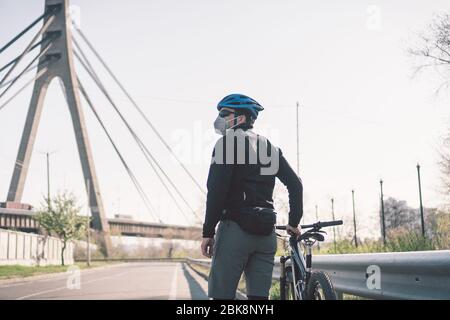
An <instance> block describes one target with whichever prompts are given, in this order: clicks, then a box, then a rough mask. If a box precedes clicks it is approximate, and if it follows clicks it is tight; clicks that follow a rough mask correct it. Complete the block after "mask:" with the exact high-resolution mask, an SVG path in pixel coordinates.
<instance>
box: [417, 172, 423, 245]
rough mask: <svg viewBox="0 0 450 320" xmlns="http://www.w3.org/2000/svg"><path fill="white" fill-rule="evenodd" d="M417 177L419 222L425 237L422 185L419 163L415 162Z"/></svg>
mask: <svg viewBox="0 0 450 320" xmlns="http://www.w3.org/2000/svg"><path fill="white" fill-rule="evenodd" d="M417 179H418V180H419V199H420V223H421V226H422V236H423V237H425V220H424V216H423V205H422V186H421V183H420V165H419V164H417Z"/></svg>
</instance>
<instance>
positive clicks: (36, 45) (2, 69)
mask: <svg viewBox="0 0 450 320" xmlns="http://www.w3.org/2000/svg"><path fill="white" fill-rule="evenodd" d="M48 41H51V39H50V37H48V38H45V39H42V40H41V41H39V42H38V43H36V44H35V45H34V46H32V47H31V48H30V51H29V52H31V51H33V50H34V49H36V48H37V47H38V46H40V45H41V44H43V43H44V42H48ZM19 58H20V56H19V57H17V58H15V59H13V60H11V61H10V62H8V63H7V64H5V65H4V66H3V67H1V68H0V72H2V71H4V70H5V69H6V68H8V67H9V66H10V65H12V64H13V63H15V62H16V61H17V60H19Z"/></svg>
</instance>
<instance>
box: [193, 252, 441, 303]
mask: <svg viewBox="0 0 450 320" xmlns="http://www.w3.org/2000/svg"><path fill="white" fill-rule="evenodd" d="M187 260H188V261H189V262H191V263H194V264H199V265H202V266H206V267H209V266H210V263H211V260H209V259H190V258H188V259H187ZM279 268H280V264H279V261H276V263H275V268H274V273H273V278H274V279H278V278H279V274H280V273H279ZM313 269H315V270H321V271H325V272H326V273H328V275H329V276H330V278H331V281H332V282H333V285H334V288H335V290H336V291H337V292H338V293H339V294H341V293H347V294H351V295H355V296H359V297H364V298H370V299H412V300H417V299H427V300H428V299H450V250H441V251H417V252H395V253H367V254H341V255H316V256H314V257H313Z"/></svg>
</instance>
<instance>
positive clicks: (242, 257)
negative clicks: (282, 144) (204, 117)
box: [201, 94, 303, 300]
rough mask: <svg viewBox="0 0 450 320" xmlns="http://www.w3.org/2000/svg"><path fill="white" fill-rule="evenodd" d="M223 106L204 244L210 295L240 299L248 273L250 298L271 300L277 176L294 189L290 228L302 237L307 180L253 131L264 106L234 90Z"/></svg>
mask: <svg viewBox="0 0 450 320" xmlns="http://www.w3.org/2000/svg"><path fill="white" fill-rule="evenodd" d="M217 109H218V110H219V115H218V117H217V119H216V121H215V122H214V127H215V129H216V131H217V132H218V133H220V134H221V135H222V137H221V138H220V139H219V140H218V142H217V143H216V146H215V148H214V152H213V160H212V162H211V166H210V170H209V175H208V182H207V187H208V194H207V202H206V215H205V222H204V224H203V241H202V244H201V249H202V253H203V255H205V256H207V257H212V265H211V272H210V276H209V282H208V296H209V297H211V298H213V299H235V295H236V290H237V286H238V282H239V279H240V277H241V275H242V272H244V274H245V280H246V288H247V296H248V298H249V299H250V300H267V299H268V296H269V290H270V287H271V283H272V271H273V265H274V257H275V252H276V247H277V244H276V243H277V242H276V233H275V230H274V224H275V213H274V211H273V208H274V206H273V199H272V195H273V189H274V185H275V177H277V178H279V179H280V181H281V182H282V183H283V184H284V185H285V186H286V187H287V189H288V192H289V207H290V211H289V223H288V225H287V226H286V228H287V230H288V232H289V233H290V234H294V235H297V236H299V235H300V230H299V228H298V224H299V221H300V218H301V216H302V213H303V187H302V182H301V180H300V178H299V177H298V176H297V174H296V173H295V172H294V171H293V170H292V168H291V167H290V166H289V164H288V162H287V161H286V159H285V158H284V157H283V155H282V153H281V150H280V149H278V148H275V147H273V146H272V145H271V143H270V142H269V141H268V140H267V139H266V138H264V137H262V136H260V135H257V134H255V133H254V132H253V131H252V130H251V129H252V128H253V124H254V122H255V120H256V119H257V117H258V113H259V112H260V111H262V110H264V108H263V107H262V106H261V105H260V104H259V103H258V102H256V101H255V100H253V99H252V98H250V97H247V96H245V95H242V94H231V95H229V96H226V97H225V98H223V99H222V100H221V101H220V102H219V104H218V106H217ZM219 221H220V223H219ZM218 223H219V226H218V230H217V234H216V235H215V228H216V225H217V224H218Z"/></svg>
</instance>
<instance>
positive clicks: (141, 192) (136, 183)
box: [77, 77, 162, 223]
mask: <svg viewBox="0 0 450 320" xmlns="http://www.w3.org/2000/svg"><path fill="white" fill-rule="evenodd" d="M77 80H78V84H79V88H80V92H81V94H82V95H83V97H84V99H85V100H86V102H87V104H88V105H89V107H90V109H91V110H92V112H93V113H94V115H95V118H96V119H97V121H98V122H99V124H100V126H101V127H102V129H103V131H104V132H105V134H106V136H107V137H108V140H109V142H110V143H111V144H112V146H113V148H114V150H115V152H116V154H117V155H118V157H119V159H120V161H121V162H122V165H123V166H124V167H125V170H126V172H127V173H128V175H129V177H130V179H131V181H132V182H133V184H134V186H135V187H136V189H137V191H138V193H139V195H140V196H141V198H142V200H143V201H144V204H145V206H146V207H147V209H148V210H149V212H150V213H151V215H152V216H153V217H154V218H155V217H156V220H158V221H159V223H162V220H161V219H160V218H159V216H158V215H157V214H156V210H155V208H154V207H153V205H152V203H151V201H150V199H149V198H148V197H147V195H146V194H145V192H144V190H143V189H142V187H141V185H140V184H139V181H138V180H137V178H136V176H135V175H134V173H133V171H132V170H131V169H130V167H129V166H128V164H127V162H126V161H125V159H124V157H123V156H122V154H121V152H120V151H119V149H118V147H117V145H116V143H115V142H114V140H113V139H112V137H111V135H110V133H109V131H108V129H107V128H106V126H105V124H104V123H103V121H102V119H101V118H100V116H99V114H98V113H97V110H96V109H95V107H94V105H93V104H92V101H91V99H90V98H89V96H88V94H87V92H86V91H85V89H84V87H83V85H82V84H81V82H80V79H79V78H78V77H77Z"/></svg>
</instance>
